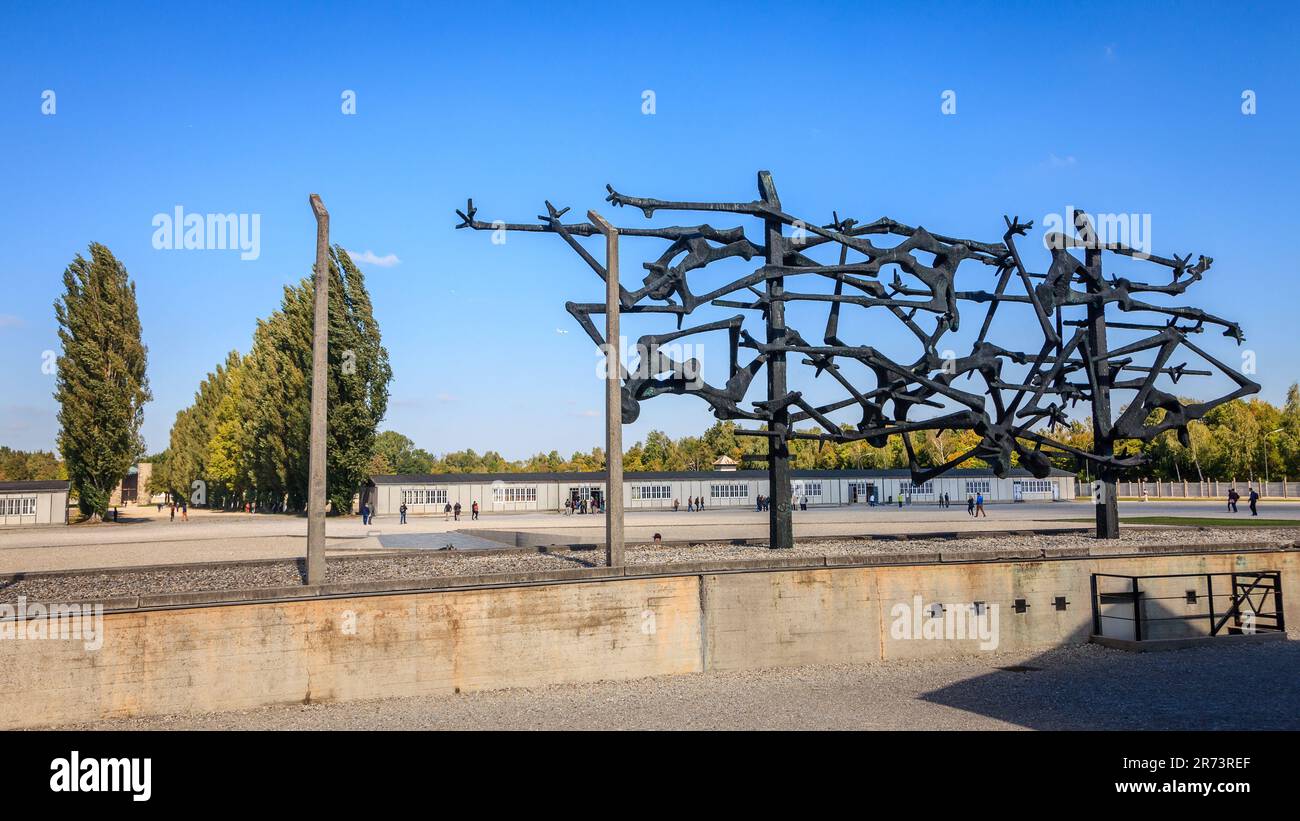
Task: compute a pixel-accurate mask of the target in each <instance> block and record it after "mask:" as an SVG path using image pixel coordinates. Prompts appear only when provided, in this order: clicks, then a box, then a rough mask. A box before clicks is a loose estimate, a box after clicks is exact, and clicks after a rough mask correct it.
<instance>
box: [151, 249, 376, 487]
mask: <svg viewBox="0 0 1300 821" xmlns="http://www.w3.org/2000/svg"><path fill="white" fill-rule="evenodd" d="M329 280H330V281H329V350H328V353H329V356H328V360H329V375H328V380H327V382H328V395H329V417H328V432H327V436H326V443H327V451H328V456H327V463H326V464H327V468H326V476H327V484H326V495H327V497H328V500H329V503H330V507H331V509H332V510H333V511H334V512H347V511H350V510H351V506H352V497H353V494H354V493H355V492H356V490H357V488H358V487H359V486H360V485H361V483H362V482H363V481H364V480H365V477H366V475H367V473H368V467H369V464H370V461H371V457H372V454H373V452H374V448H375V440H376V436H375V433H376V430H377V428H378V425H379V421H380V420H381V419H383V417H384V414H385V413H386V412H387V409H388V384H389V382H391V381H392V376H393V372H392V368H391V367H390V366H389V363H388V351H387V350H386V349H385V348H384V346H383V345H382V344H381V338H380V333H379V325H378V323H377V322H376V321H375V318H374V312H373V310H372V306H371V303H370V294H369V293H368V292H367V290H366V285H365V277H364V275H363V274H362V273H361V271H360V269H358V268H357V267H356V265H355V264H353V262H352V259H351V257H349V256H348V253H347V251H345V250H343V248H342V247H341V246H335V247H334V248H333V249H332V250H331V253H330V270H329ZM314 294H315V286H314V285H313V282H312V280H311V279H310V278H304V279H302V280H301V281H299V282H298V283H297V284H296V285H290V286H286V287H285V289H284V296H283V299H282V301H281V304H280V308H279V310H277V311H275V312H274V313H272V314H271V316H270V317H268V318H266V319H262V320H258V323H257V329H256V330H255V331H254V334H253V343H252V347H251V348H250V350H249V352H248V354H240V353H239V352H238V351H231V352H230V354H229V355H228V356H227V357H226V360H225V361H224V362H222V363H219V364H218V365H217V366H216V369H215V370H214V371H212V372H211V373H209V374H208V375H207V377H206V378H205V379H204V380H203V382H202V383H200V385H199V389H198V391H197V392H196V393H195V395H194V403H193V404H192V405H190V406H189V407H187V408H184V409H183V410H181V411H180V412H178V413H177V414H176V421H175V423H174V424H173V425H172V430H171V437H170V441H169V443H168V446H167V449H166V450H165V451H163V453H161V454H159V456H158V457H157V459H158V462H157V464H155V465H154V471H153V475H152V477H151V478H150V482H149V490H150V492H153V493H159V492H162V493H168V494H171V495H172V496H173V497H174V498H176V499H177V500H188V501H190V502H193V503H198V504H206V505H207V506H208V507H216V508H226V509H233V508H240V507H243V506H244V505H246V504H253V505H256V506H257V508H258V509H260V510H270V511H298V510H305V509H306V507H307V478H308V475H307V474H308V443H309V440H310V434H311V421H310V396H311V366H312V325H313V322H312V320H313V309H312V301H313V298H314Z"/></svg>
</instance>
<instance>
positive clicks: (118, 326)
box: [54, 243, 152, 521]
mask: <svg viewBox="0 0 1300 821" xmlns="http://www.w3.org/2000/svg"><path fill="white" fill-rule="evenodd" d="M63 287H64V294H63V298H62V299H61V300H60V301H58V302H55V303H54V314H55V317H56V318H57V319H58V322H59V341H60V342H61V343H62V346H63V352H62V355H60V356H59V359H58V383H57V389H56V390H55V393H54V397H55V399H57V400H58V402H59V416H58V418H59V435H58V445H59V452H60V453H61V454H62V456H63V459H64V461H65V463H66V464H67V471H68V479H69V480H70V481H71V482H72V491H73V493H75V494H76V496H77V501H78V505H79V507H80V508H81V512H82V513H84V514H86V516H87V517H88V518H89V519H90V520H91V521H100V520H101V519H102V518H103V515H104V513H105V511H107V509H108V500H109V496H110V494H112V492H113V488H114V487H116V486H117V483H118V482H119V481H121V479H122V478H123V477H124V476H126V472H127V470H128V469H129V468H130V467H131V465H132V464H133V463H134V462H135V460H136V459H138V458H139V457H140V456H142V455H143V454H144V442H143V440H142V439H141V438H140V423H141V422H142V421H143V419H144V405H145V403H146V402H148V401H149V400H150V399H151V398H152V396H151V395H150V393H149V380H148V377H147V375H146V373H145V368H146V363H147V359H148V351H147V349H146V348H145V346H144V343H143V342H142V341H141V339H140V314H139V311H138V309H137V307H136V301H135V284H134V283H132V282H131V280H130V277H129V276H128V275H127V272H126V268H125V266H123V265H122V263H120V262H118V260H117V258H116V257H114V256H113V253H112V252H111V251H109V250H108V248H106V247H104V246H103V245H100V244H99V243H91V245H90V259H86V258H84V257H82V256H81V255H80V254H78V255H77V256H76V258H75V259H74V260H73V261H72V264H71V265H69V266H68V267H67V269H66V270H65V271H64V272H63Z"/></svg>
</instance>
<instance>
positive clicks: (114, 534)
mask: <svg viewBox="0 0 1300 821" xmlns="http://www.w3.org/2000/svg"><path fill="white" fill-rule="evenodd" d="M1120 507H1121V515H1123V516H1136V515H1160V516H1207V515H1208V516H1224V517H1228V516H1231V514H1228V513H1226V512H1224V511H1223V510H1222V509H1221V505H1219V504H1218V502H1217V501H1213V502H1211V501H1207V502H1204V503H1201V502H1158V503H1157V502H1150V503H1142V502H1125V503H1121V506H1120ZM1243 510H1244V509H1243ZM988 513H989V515H988V518H979V519H971V518H970V517H969V516H967V515H966V510H965V508H964V507H958V506H954V507H952V508H948V509H941V508H938V507H935V506H933V505H913V506H911V507H905V508H903V509H902V510H900V509H898V508H897V507H884V506H881V507H876V508H868V507H865V506H859V507H827V508H814V509H811V510H808V511H795V514H794V522H795V535H796V536H799V537H815V536H862V535H886V534H899V533H906V534H921V533H936V532H952V531H963V532H978V531H998V530H1005V529H1007V528H1009V527H1011V528H1015V529H1044V528H1060V527H1078V528H1081V529H1086V528H1088V527H1089V526H1090V525H1089V524H1088V521H1087V520H1089V519H1090V518H1091V516H1092V507H1091V506H1090V505H1088V504H1087V503H1085V502H1026V503H1023V504H999V505H989V507H988ZM1261 515H1262V516H1266V517H1268V518H1285V519H1295V520H1296V521H1297V523H1298V524H1300V504H1287V503H1270V504H1268V505H1266V506H1263V507H1261ZM1238 516H1239V517H1240V518H1242V519H1243V521H1244V520H1246V519H1248V518H1249V514H1247V513H1245V512H1243V513H1240V514H1238ZM122 518H123V521H122V522H121V523H112V522H106V523H103V524H98V525H74V526H71V527H43V528H22V529H17V528H15V529H5V530H0V573H15V572H22V571H40V570H66V569H73V568H90V567H124V566H134V565H150V564H171V563H194V562H211V561H229V560H238V559H276V558H291V557H296V556H301V555H303V553H304V551H305V549H306V533H307V521H306V519H305V518H304V517H300V516H280V515H265V514H255V515H248V514H243V513H219V512H218V513H213V512H208V511H202V510H195V511H191V513H190V520H189V521H188V522H181V521H180V520H179V519H178V520H177V521H174V522H173V521H169V519H168V517H167V514H166V512H163V513H162V514H158V513H157V511H156V509H155V508H151V507H150V508H134V507H126V508H122ZM604 526H605V525H604V517H602V516H599V515H586V516H580V515H579V516H563V515H561V514H558V513H551V512H535V513H518V514H512V513H502V514H485V515H484V516H483V517H482V518H480V519H479V520H478V521H472V520H470V518H469V516H468V515H465V516H462V518H461V521H459V522H456V521H448V520H445V519H444V518H443V517H442V516H421V517H411V518H410V519H409V520H408V523H407V524H405V525H402V524H399V522H398V519H397V517H384V518H380V519H378V520H377V521H376V522H374V523H373V524H372V525H370V526H366V525H362V524H361V520H360V518H358V517H348V518H344V519H331V520H329V523H328V525H327V528H326V529H327V532H328V534H329V538H328V540H327V548H328V549H329V551H330V552H331V553H332V554H344V553H347V554H356V553H373V552H376V551H382V550H389V549H419V548H426V549H437V548H441V547H445V546H446V545H447V543H448V542H452V543H454V544H456V546H457V548H458V549H462V550H464V549H474V548H476V547H485V546H489V545H491V544H492V543H491V542H489V541H485V540H482V539H479V538H477V537H475V536H474V535H473V532H474V531H475V530H527V531H535V532H539V533H547V534H556V535H567V536H569V537H570V538H572V539H573V540H575V541H586V542H599V541H601V540H602V539H603V536H604ZM455 530H464V531H467V532H468V535H464V536H462V535H456V536H443V535H442V534H447V533H449V532H450V531H455ZM627 533H628V538H629V539H630V540H633V541H650V540H651V538H652V537H653V535H654V534H655V533H660V534H661V535H662V537H663V538H664V539H665V540H666V541H679V540H688V539H690V540H701V541H703V540H725V539H741V538H743V539H757V538H765V537H766V536H767V514H766V513H758V512H755V511H754V510H752V509H748V508H746V509H735V508H731V509H725V510H723V509H717V510H710V509H706V510H704V511H703V512H699V513H687V512H685V511H680V512H676V513H674V512H672V511H632V512H629V513H628V515H627Z"/></svg>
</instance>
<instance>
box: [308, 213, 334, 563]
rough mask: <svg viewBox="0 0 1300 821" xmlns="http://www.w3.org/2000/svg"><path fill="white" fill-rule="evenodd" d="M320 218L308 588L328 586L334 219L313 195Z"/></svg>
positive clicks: (313, 354) (313, 348)
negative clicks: (327, 467) (328, 401)
mask: <svg viewBox="0 0 1300 821" xmlns="http://www.w3.org/2000/svg"><path fill="white" fill-rule="evenodd" d="M311 210H312V212H313V213H314V214H315V215H316V268H315V271H314V273H313V277H312V281H313V283H314V284H315V294H314V296H313V298H312V308H313V310H314V317H313V324H312V342H311V445H310V448H309V457H308V461H309V464H308V471H307V472H308V478H307V584H324V583H325V435H326V427H325V426H326V413H327V410H328V409H327V407H326V397H327V395H328V394H327V391H328V387H327V382H326V380H327V378H328V375H329V356H328V354H329V270H330V260H329V249H330V215H329V212H328V211H326V210H325V204H324V203H323V202H321V199H320V197H318V196H317V195H315V194H312V195H311Z"/></svg>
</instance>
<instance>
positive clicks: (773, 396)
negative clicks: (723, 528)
mask: <svg viewBox="0 0 1300 821" xmlns="http://www.w3.org/2000/svg"><path fill="white" fill-rule="evenodd" d="M758 195H759V197H761V198H762V200H763V202H764V203H766V204H768V205H770V206H771V207H772V209H773V210H775V211H780V210H781V199H780V197H778V196H777V194H776V184H775V183H773V182H772V174H771V173H770V172H768V171H760V172H758ZM763 230H764V234H765V245H766V246H767V264H768V265H785V238H784V237H783V236H782V235H781V220H780V219H778V218H776V217H768V218H767V219H765V220H764V221H763ZM784 297H785V277H772V278H770V279H768V280H767V298H768V305H767V344H769V345H785V343H786V339H785V331H786V328H785V300H784ZM786 393H787V387H786V370H785V351H783V350H778V351H777V352H775V353H773V354H772V355H771V358H770V359H769V360H768V363H767V401H769V402H774V403H776V402H780V401H781V400H782V399H784V398H785V395H786ZM789 430H790V412H789V411H788V410H786V407H785V405H784V404H783V405H781V407H780V409H779V410H777V411H776V413H775V414H774V416H773V419H772V432H773V433H775V434H776V436H773V437H771V438H769V439H768V448H767V452H768V456H767V480H768V494H769V495H770V496H771V497H772V499H773V500H774V503H773V504H772V506H771V508H770V511H771V512H770V513H769V515H768V518H769V523H770V533H771V538H770V545H769V546H770V547H771V548H772V549H774V550H778V549H785V548H792V547H794V525H793V522H792V521H791V518H790V505H791V499H790V493H791V491H790V444H789V440H788V439H786V434H787V433H788V432H789Z"/></svg>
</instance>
